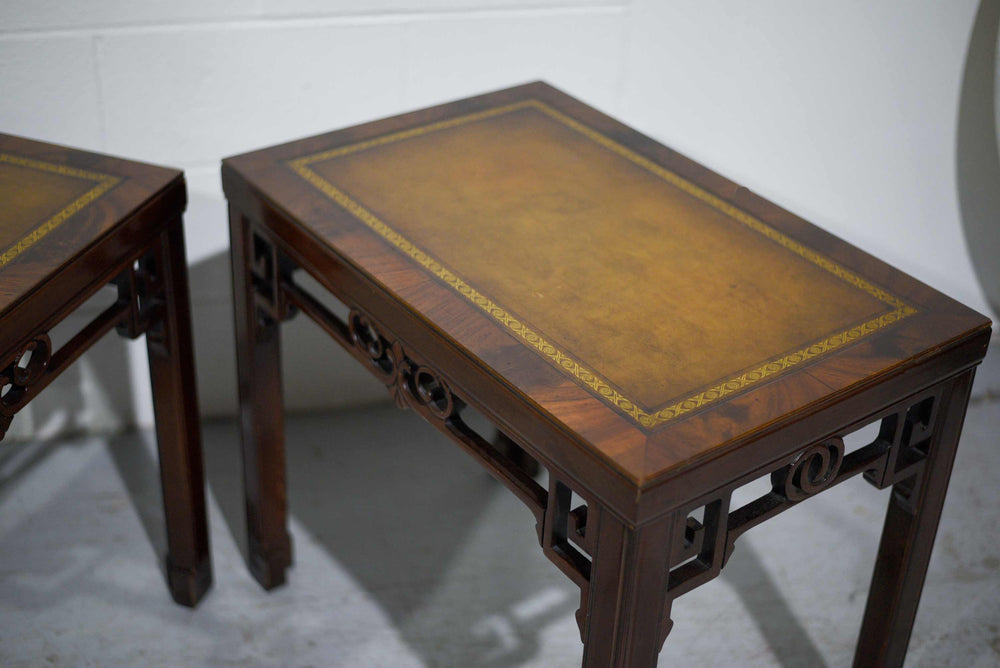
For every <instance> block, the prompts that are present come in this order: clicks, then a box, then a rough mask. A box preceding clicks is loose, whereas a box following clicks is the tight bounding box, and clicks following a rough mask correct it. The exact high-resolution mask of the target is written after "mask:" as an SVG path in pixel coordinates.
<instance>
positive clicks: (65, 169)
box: [0, 153, 121, 267]
mask: <svg viewBox="0 0 1000 668" xmlns="http://www.w3.org/2000/svg"><path fill="white" fill-rule="evenodd" d="M2 162H5V163H7V164H9V165H17V166H19V167H27V168H28V169H37V170H39V171H43V172H51V173H53V174H60V175H62V176H73V177H76V178H78V179H87V180H90V181H97V185H96V186H94V187H93V188H91V189H90V190H88V191H87V192H85V193H83V194H82V195H80V196H79V197H77V198H76V199H75V200H73V201H72V202H71V203H70V204H69V205H68V206H67V207H65V208H64V209H63V210H62V211H60V212H59V213H57V214H56V215H54V216H52V217H51V218H49V219H48V220H46V221H45V222H43V223H42V224H41V225H39V226H38V227H36V228H35V229H33V230H32V231H31V232H29V233H28V234H26V235H24V236H23V237H21V239H19V240H18V241H17V243H15V244H14V245H13V246H11V247H10V248H7V249H6V250H4V252H3V254H2V255H0V267H3V266H4V265H6V264H8V263H9V262H10V261H11V260H13V259H14V258H15V257H17V256H18V255H20V254H21V253H23V252H24V251H26V250H28V249H29V248H30V247H31V246H33V245H35V244H36V243H38V242H39V241H40V240H41V239H42V238H43V237H44V236H45V235H47V234H48V233H49V232H51V231H52V230H54V229H56V228H57V227H59V226H60V225H62V224H63V222H65V221H66V219H67V218H69V217H70V216H72V215H73V214H74V213H76V212H77V211H79V210H80V209H82V208H83V207H85V206H87V205H88V204H90V203H91V202H93V201H94V200H96V199H97V198H98V197H100V196H101V195H103V194H104V193H106V192H108V191H109V190H111V189H112V188H114V187H115V186H116V185H118V183H119V181H121V179H120V178H118V177H117V176H111V175H110V174H100V173H98V172H88V171H86V170H83V169H77V168H76V167H69V166H67V165H55V164H52V163H50V162H43V161H41V160H34V159H32V158H25V157H22V156H19V155H13V154H10V153H0V163H2Z"/></svg>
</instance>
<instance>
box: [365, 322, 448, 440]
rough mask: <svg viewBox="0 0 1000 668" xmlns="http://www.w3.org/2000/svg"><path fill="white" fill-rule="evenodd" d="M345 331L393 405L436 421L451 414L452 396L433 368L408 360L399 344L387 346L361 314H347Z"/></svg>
mask: <svg viewBox="0 0 1000 668" xmlns="http://www.w3.org/2000/svg"><path fill="white" fill-rule="evenodd" d="M348 328H349V331H350V335H351V341H352V342H353V343H354V346H355V347H356V348H357V349H358V350H360V351H362V352H363V353H364V354H365V355H367V356H368V360H369V362H370V363H371V369H372V371H374V373H375V374H376V375H377V376H378V377H379V379H380V380H381V381H382V382H383V383H385V385H386V387H388V388H389V390H390V392H392V396H393V399H394V400H395V402H396V405H397V406H399V407H400V408H413V409H415V410H417V411H418V412H425V411H426V412H428V413H430V414H431V415H433V416H434V417H436V418H438V419H439V420H447V419H448V418H450V417H451V416H452V415H454V414H455V412H456V410H455V397H454V395H453V394H452V393H451V389H450V388H449V387H448V384H447V382H445V380H444V379H443V378H441V376H440V374H438V373H437V372H436V371H435V370H434V369H432V368H430V367H428V366H422V365H419V364H416V363H415V362H413V361H412V360H411V359H409V358H408V357H407V356H406V353H405V351H404V350H403V346H402V345H401V344H400V343H399V341H393V342H392V343H389V342H388V341H387V340H386V338H385V337H384V336H383V335H382V334H381V332H379V330H378V329H377V328H376V327H375V325H374V324H373V323H372V322H371V320H370V319H369V318H368V316H366V315H365V314H364V313H362V312H361V311H358V310H353V311H351V314H350V316H349V317H348Z"/></svg>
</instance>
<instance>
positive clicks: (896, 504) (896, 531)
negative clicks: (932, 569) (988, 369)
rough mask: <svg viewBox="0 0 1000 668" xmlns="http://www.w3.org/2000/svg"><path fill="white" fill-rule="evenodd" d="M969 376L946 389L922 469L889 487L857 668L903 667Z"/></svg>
mask: <svg viewBox="0 0 1000 668" xmlns="http://www.w3.org/2000/svg"><path fill="white" fill-rule="evenodd" d="M974 373H975V371H974V370H970V371H967V372H965V373H963V374H961V375H959V376H957V377H955V379H954V380H953V382H952V384H951V385H950V386H949V387H946V388H945V390H944V392H943V393H942V395H941V399H940V405H939V406H938V407H937V418H936V420H935V423H936V429H935V433H934V434H933V435H932V437H931V439H930V440H929V441H928V443H929V445H928V447H927V453H926V459H925V460H924V464H923V467H922V470H921V471H920V472H919V473H917V474H914V475H910V476H908V477H906V478H904V479H902V480H899V481H897V482H895V484H894V485H893V488H892V494H891V496H890V498H889V509H888V511H887V513H886V518H885V527H884V529H883V531H882V539H881V542H880V544H879V550H878V558H877V560H876V562H875V572H874V575H873V576H872V583H871V589H870V591H869V594H868V603H867V606H866V608H865V616H864V622H863V624H862V627H861V635H860V637H859V639H858V646H857V650H856V653H855V655H854V665H855V666H857V667H859V668H860V667H861V666H886V667H888V666H902V665H903V659H904V658H905V656H906V649H907V646H908V645H909V642H910V632H911V631H912V628H913V620H914V618H915V617H916V614H917V604H918V603H919V602H920V593H921V590H922V589H923V586H924V578H925V577H926V575H927V566H928V564H929V563H930V558H931V550H932V548H933V547H934V537H935V535H936V534H937V527H938V520H939V519H940V517H941V509H942V507H943V506H944V498H945V493H946V492H947V490H948V480H949V478H950V477H951V469H952V464H953V462H954V459H955V451H956V449H957V448H958V440H959V436H960V435H961V432H962V423H963V422H964V420H965V411H966V408H967V407H968V403H969V393H970V391H971V389H972V379H973V376H974Z"/></svg>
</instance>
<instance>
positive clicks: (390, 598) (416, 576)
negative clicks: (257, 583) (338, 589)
mask: <svg viewBox="0 0 1000 668" xmlns="http://www.w3.org/2000/svg"><path fill="white" fill-rule="evenodd" d="M206 434H207V435H208V437H207V438H206V442H207V443H210V444H211V446H210V447H208V448H206V452H205V458H206V475H207V477H208V481H209V485H210V487H211V489H212V493H213V496H214V497H215V499H216V501H217V503H218V504H219V506H220V508H221V510H222V514H223V516H224V517H225V520H226V523H227V524H228V525H229V531H230V532H231V533H232V535H233V537H234V539H235V540H236V541H237V542H238V543H239V544H240V545H241V546H242V545H244V544H245V542H246V540H245V536H246V532H245V528H244V522H245V519H244V517H245V515H244V511H243V500H242V480H241V475H240V470H241V469H240V458H239V454H238V450H237V443H236V430H235V425H234V424H232V423H214V424H210V425H208V426H207V428H206ZM286 456H287V466H288V498H289V507H290V513H291V519H292V521H294V522H297V523H298V524H299V525H301V527H302V528H303V529H304V530H305V531H307V532H308V534H309V535H310V537H311V538H312V539H314V540H315V541H317V542H318V543H319V544H321V545H322V546H323V548H324V549H325V550H326V551H327V552H328V553H329V555H330V557H331V559H333V560H335V561H336V562H337V563H338V564H340V565H341V566H342V567H343V568H344V569H345V570H346V571H347V572H349V573H350V575H351V576H352V578H353V579H354V580H355V581H356V582H357V583H359V584H360V585H361V586H363V587H364V588H365V589H366V590H367V591H368V592H369V593H370V594H371V595H372V596H373V598H374V599H375V600H376V601H377V602H378V604H379V606H380V607H381V608H382V609H383V610H384V611H385V612H386V614H388V615H389V616H390V617H391V618H392V621H393V625H394V626H395V627H396V628H397V630H398V632H399V634H400V636H401V637H402V639H403V640H404V641H405V642H407V643H408V645H410V646H411V647H412V649H413V650H414V651H415V652H416V653H418V654H419V655H420V656H421V658H422V659H423V660H424V661H425V662H426V663H427V665H429V666H458V665H467V664H466V663H456V661H458V659H457V658H456V650H455V648H456V647H461V652H460V655H461V656H464V657H466V660H467V657H468V656H470V655H475V656H478V657H479V661H477V665H478V666H481V667H482V668H508V667H509V668H513V667H514V666H519V665H522V663H523V662H524V661H526V660H528V659H529V658H531V657H533V656H535V655H536V654H537V651H538V647H539V632H540V630H541V629H542V628H544V627H545V626H546V625H548V624H549V623H550V622H551V621H553V620H555V619H565V618H566V617H567V616H571V615H572V613H573V612H574V611H575V610H576V608H577V607H578V606H579V594H578V591H577V590H576V589H575V587H573V585H572V584H570V583H569V582H568V581H565V582H564V581H563V578H562V577H561V576H560V574H559V573H558V571H557V570H556V568H555V567H554V566H551V565H549V564H548V562H546V561H545V560H544V557H543V556H542V554H541V548H540V547H539V546H538V543H537V539H536V538H535V534H534V522H533V518H532V516H531V514H530V513H529V512H528V510H527V509H525V508H523V507H520V505H519V502H518V501H516V499H514V497H513V496H512V495H511V494H509V492H507V491H506V490H505V489H504V488H503V487H502V486H501V485H500V484H499V483H497V482H495V481H494V480H493V479H492V478H491V477H490V476H489V475H488V474H487V473H485V472H484V471H483V470H482V469H481V468H480V466H479V465H478V464H477V463H476V462H475V461H474V460H472V458H471V457H469V456H468V455H466V454H465V453H464V452H461V451H460V450H458V449H457V448H456V447H455V446H454V445H452V444H451V443H450V442H448V441H447V440H446V439H445V438H444V437H442V436H441V435H440V434H439V433H438V432H437V431H435V430H434V429H433V428H432V427H430V426H429V425H427V424H425V423H424V422H423V421H421V420H420V419H419V418H417V417H416V416H414V415H413V414H411V413H408V412H402V411H398V410H394V409H386V408H385V407H381V406H380V407H373V408H369V409H360V410H357V411H352V412H345V413H340V414H337V415H336V416H335V418H331V417H330V416H323V415H317V416H299V417H297V418H295V419H294V420H289V421H288V426H287V453H286ZM511 504H513V505H511ZM498 548H500V549H499V550H498ZM242 549H245V548H242ZM289 582H290V585H289V586H308V585H307V583H302V582H296V579H295V571H294V567H293V570H292V571H291V572H290V573H289ZM436 638H440V642H437V641H435V639H436ZM581 650H582V646H581Z"/></svg>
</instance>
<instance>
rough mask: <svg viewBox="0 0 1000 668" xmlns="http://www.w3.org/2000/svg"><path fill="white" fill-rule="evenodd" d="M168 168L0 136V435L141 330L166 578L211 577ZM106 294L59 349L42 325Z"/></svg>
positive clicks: (198, 592)
mask: <svg viewBox="0 0 1000 668" xmlns="http://www.w3.org/2000/svg"><path fill="white" fill-rule="evenodd" d="M185 203H186V195H185V190H184V177H183V175H182V174H181V172H179V171H177V170H172V169H164V168H162V167H154V166H152V165H145V164H140V163H136V162H130V161H127V160H121V159H118V158H112V157H108V156H104V155H95V154H93V153H85V152H83V151H78V150H74V149H70V148H65V147H62V146H54V145H51V144H44V143H41V142H36V141H31V140H28V139H23V138H19V137H12V136H8V135H0V392H2V394H0V438H3V436H4V434H5V433H6V431H7V428H8V427H9V426H10V423H11V420H12V419H13V417H14V414H15V413H17V412H18V411H19V410H21V409H22V408H24V406H25V405H27V404H28V402H29V401H31V400H32V399H33V398H34V397H35V396H36V395H37V394H38V393H39V392H40V391H42V390H43V389H44V388H45V386H47V385H48V384H49V383H50V382H52V380H53V379H54V378H55V377H56V376H58V375H59V374H60V373H61V372H62V371H63V370H64V369H65V368H66V367H68V366H69V365H70V364H72V363H73V361H74V360H76V359H77V358H78V357H79V356H80V355H81V354H82V353H83V352H84V351H85V350H87V349H88V348H89V347H90V346H91V345H93V344H94V343H95V342H96V341H97V340H98V339H100V338H101V337H102V336H104V335H105V334H107V333H108V332H110V331H111V330H113V329H117V331H118V333H119V334H122V335H123V336H127V337H129V338H136V337H138V336H141V335H143V334H145V335H146V344H147V348H148V351H149V371H150V376H151V379H152V386H153V387H152V389H153V400H154V411H155V417H156V436H157V441H158V444H159V454H160V473H161V479H162V482H163V502H164V509H165V511H166V525H167V544H168V551H169V553H168V555H167V557H166V566H167V579H168V585H169V587H170V593H171V595H172V596H173V598H174V600H175V601H177V602H178V603H181V604H183V605H188V606H193V605H195V604H196V603H197V602H198V600H199V599H200V598H201V596H202V595H203V594H204V593H205V591H207V589H208V588H209V586H210V585H211V582H212V569H211V562H210V559H209V553H208V529H207V523H206V519H205V518H206V516H205V493H204V476H203V473H202V460H201V434H200V431H199V420H198V404H197V400H196V391H195V377H194V357H193V349H192V345H191V315H190V311H189V305H188V284H187V266H186V264H185V260H184V237H183V231H182V227H181V214H182V213H183V211H184V207H185ZM109 283H110V284H113V285H114V286H116V287H117V290H118V299H117V301H115V302H114V303H113V304H112V305H111V306H109V307H108V308H107V309H105V310H104V311H103V312H102V313H101V314H100V315H98V316H97V317H96V318H95V319H94V320H93V321H92V322H90V323H89V324H87V325H86V326H85V327H84V328H83V329H81V330H80V331H79V332H78V333H77V334H76V335H75V336H73V337H72V339H70V340H69V341H68V342H67V343H65V344H64V345H62V346H61V347H60V348H59V349H58V350H53V345H52V341H51V340H50V338H49V335H48V332H49V331H50V330H51V329H52V328H53V327H55V325H56V324H58V323H59V322H60V321H61V320H63V318H65V317H66V316H67V315H69V314H70V313H72V312H73V311H74V310H75V309H76V308H77V307H78V306H79V305H80V304H82V303H83V302H84V301H86V300H87V299H88V298H89V297H91V296H93V295H94V294H95V293H96V292H97V291H98V290H100V289H101V288H102V287H104V286H106V285H108V284H109Z"/></svg>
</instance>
